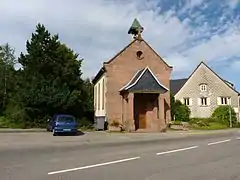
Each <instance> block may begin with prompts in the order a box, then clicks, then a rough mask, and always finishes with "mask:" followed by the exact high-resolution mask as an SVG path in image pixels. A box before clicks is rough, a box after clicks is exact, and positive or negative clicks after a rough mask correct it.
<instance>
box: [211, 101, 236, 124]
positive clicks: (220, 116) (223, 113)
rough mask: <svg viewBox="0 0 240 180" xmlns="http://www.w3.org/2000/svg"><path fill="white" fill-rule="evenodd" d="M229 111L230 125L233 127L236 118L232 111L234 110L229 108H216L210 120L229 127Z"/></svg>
mask: <svg viewBox="0 0 240 180" xmlns="http://www.w3.org/2000/svg"><path fill="white" fill-rule="evenodd" d="M229 109H230V111H231V119H232V125H233V126H235V125H236V124H237V116H236V113H235V111H234V109H233V108H232V107H231V106H227V105H226V106H219V107H217V108H216V109H215V110H214V112H213V114H212V116H211V117H212V118H214V119H215V120H216V121H217V122H219V123H222V124H227V125H228V126H229V124H230V122H229V120H230V113H229Z"/></svg>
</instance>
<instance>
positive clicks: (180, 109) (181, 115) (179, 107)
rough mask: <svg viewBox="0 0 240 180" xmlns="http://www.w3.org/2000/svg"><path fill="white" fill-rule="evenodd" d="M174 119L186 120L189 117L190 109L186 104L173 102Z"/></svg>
mask: <svg viewBox="0 0 240 180" xmlns="http://www.w3.org/2000/svg"><path fill="white" fill-rule="evenodd" d="M174 113H175V119H176V120H177V121H184V122H188V121H189V117H190V113H191V111H190V109H189V108H188V106H186V105H184V104H182V103H181V102H180V101H178V100H177V101H176V102H175V112H174Z"/></svg>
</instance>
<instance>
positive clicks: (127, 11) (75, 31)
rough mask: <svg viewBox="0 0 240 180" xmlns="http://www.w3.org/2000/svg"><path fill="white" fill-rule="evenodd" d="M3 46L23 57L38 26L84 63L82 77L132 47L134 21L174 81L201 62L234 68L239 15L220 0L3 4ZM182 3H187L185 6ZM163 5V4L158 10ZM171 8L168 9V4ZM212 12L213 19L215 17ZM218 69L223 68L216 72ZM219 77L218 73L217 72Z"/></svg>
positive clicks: (71, 0) (59, 0) (0, 18)
mask: <svg viewBox="0 0 240 180" xmlns="http://www.w3.org/2000/svg"><path fill="white" fill-rule="evenodd" d="M2 1H3V2H1V6H0V22H1V33H0V39H1V42H0V44H1V43H5V42H9V43H10V44H11V45H12V46H14V47H15V48H16V52H17V53H18V54H19V53H20V52H22V51H23V52H25V42H26V40H27V39H29V37H30V36H31V33H32V32H33V31H34V30H35V26H36V24H37V23H38V22H40V23H43V24H44V25H45V26H46V27H47V28H48V29H49V31H50V32H52V33H58V34H59V37H60V39H61V40H62V41H63V42H64V43H66V44H67V45H68V46H69V47H71V48H73V49H74V50H75V51H76V52H78V53H79V54H80V55H81V56H82V57H84V59H85V60H84V64H83V71H84V76H85V77H89V76H90V77H92V76H94V75H95V74H96V72H97V71H98V69H99V68H100V67H101V65H102V63H103V62H104V61H107V60H108V59H110V58H111V57H112V56H114V55H115V53H117V52H118V51H120V50H121V49H122V48H123V47H124V46H126V45H127V44H128V43H129V42H130V41H131V36H129V35H128V34H127V31H128V28H129V27H130V25H131V23H132V21H133V19H134V18H135V17H137V18H138V19H139V21H140V23H141V24H142V26H144V33H143V37H144V39H145V40H146V41H147V42H148V43H149V44H150V45H151V46H152V47H153V48H154V49H155V50H156V51H157V52H158V53H159V54H160V55H161V56H162V57H163V58H164V59H165V60H166V62H168V63H169V64H170V65H173V66H174V71H173V76H175V77H176V76H179V77H180V76H182V77H183V76H187V75H188V74H189V73H190V71H191V70H193V69H194V67H195V66H196V65H197V64H198V63H199V62H200V61H201V60H205V61H208V62H209V63H211V64H213V65H214V63H219V62H221V63H223V64H224V63H225V62H228V63H230V64H231V63H233V62H235V61H236V60H235V61H233V60H232V59H233V58H235V57H240V51H239V48H238V47H239V44H240V34H239V25H238V22H239V14H236V13H235V12H234V11H233V10H232V8H231V7H232V6H229V2H226V4H222V3H219V0H212V1H207V0H188V1H182V0H176V1H174V2H173V1H171V2H170V1H165V0H163V1H156V0H128V1H122V0H91V1H89V0H81V1H78V0H69V1H65V0H51V1H47V0H41V1H37V0H22V1H21V3H20V4H19V3H16V1H15V0H2ZM184 2H185V3H184ZM160 3H162V4H160ZM169 3H172V4H169ZM213 12H214V13H213ZM220 67H221V66H220ZM218 73H221V68H220V69H219V72H218Z"/></svg>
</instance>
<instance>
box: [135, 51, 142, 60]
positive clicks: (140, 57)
mask: <svg viewBox="0 0 240 180" xmlns="http://www.w3.org/2000/svg"><path fill="white" fill-rule="evenodd" d="M136 55H137V58H138V59H142V58H143V52H142V51H137V53H136Z"/></svg>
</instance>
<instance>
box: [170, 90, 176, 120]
mask: <svg viewBox="0 0 240 180" xmlns="http://www.w3.org/2000/svg"><path fill="white" fill-rule="evenodd" d="M170 106H171V118H172V120H173V119H174V116H175V97H174V95H173V94H172V93H170Z"/></svg>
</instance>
